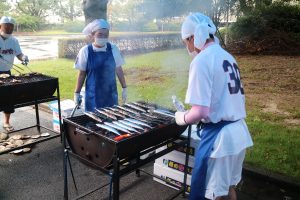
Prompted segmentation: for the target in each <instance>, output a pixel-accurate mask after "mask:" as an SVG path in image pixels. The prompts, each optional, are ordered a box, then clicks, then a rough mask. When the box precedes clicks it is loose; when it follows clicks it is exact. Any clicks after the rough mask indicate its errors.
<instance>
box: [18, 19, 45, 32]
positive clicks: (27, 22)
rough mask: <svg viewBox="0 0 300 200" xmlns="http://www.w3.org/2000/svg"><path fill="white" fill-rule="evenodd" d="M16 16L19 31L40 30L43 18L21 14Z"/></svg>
mask: <svg viewBox="0 0 300 200" xmlns="http://www.w3.org/2000/svg"><path fill="white" fill-rule="evenodd" d="M15 18H16V22H17V25H16V28H17V30H18V31H38V30H40V26H41V24H42V19H41V18H39V17H35V16H30V15H21V16H17V17H15Z"/></svg>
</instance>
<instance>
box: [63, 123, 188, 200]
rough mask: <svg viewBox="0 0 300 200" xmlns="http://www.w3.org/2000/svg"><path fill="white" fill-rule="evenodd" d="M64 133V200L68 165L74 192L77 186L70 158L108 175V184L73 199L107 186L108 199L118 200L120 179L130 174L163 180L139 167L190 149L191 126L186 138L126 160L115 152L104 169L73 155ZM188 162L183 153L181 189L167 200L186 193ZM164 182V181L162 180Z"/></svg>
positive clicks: (66, 199)
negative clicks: (160, 149) (172, 152)
mask: <svg viewBox="0 0 300 200" xmlns="http://www.w3.org/2000/svg"><path fill="white" fill-rule="evenodd" d="M65 134H66V131H64V136H63V144H64V163H63V164H64V199H65V200H68V199H69V193H68V165H69V168H70V173H71V177H72V180H73V184H74V187H75V190H76V191H77V184H76V181H75V178H74V174H73V170H72V165H71V162H70V156H72V157H74V158H76V159H78V160H79V161H81V162H83V163H85V164H87V165H89V166H91V167H93V168H94V169H97V170H99V171H101V172H103V173H104V174H106V175H108V177H109V182H108V183H106V184H104V185H101V186H99V187H97V188H95V189H92V190H90V191H88V192H85V193H83V194H81V195H78V196H77V197H76V198H75V199H80V198H83V197H85V196H87V195H89V194H91V193H93V192H95V191H97V190H100V189H102V188H104V187H105V186H108V185H109V199H110V200H111V199H113V200H118V199H119V195H120V193H119V190H120V178H121V177H123V176H125V175H128V174H129V173H131V172H134V171H135V173H136V176H137V177H139V176H140V173H141V172H143V173H145V174H148V175H151V176H153V177H155V178H158V179H161V180H163V179H162V178H161V177H158V176H156V175H153V174H150V173H148V172H146V171H143V170H141V169H140V167H142V166H144V165H145V164H147V163H149V162H151V161H154V160H155V159H157V158H159V157H161V156H163V155H165V154H167V153H170V152H171V151H173V150H175V149H177V148H178V147H182V146H184V147H186V148H187V149H189V148H190V139H191V126H189V127H188V137H187V138H185V137H182V136H179V137H176V138H172V139H169V140H166V141H163V142H161V143H159V144H157V145H155V146H152V147H151V148H148V149H146V150H144V151H141V152H138V153H137V154H136V155H135V156H132V157H130V158H126V159H122V160H120V159H119V153H118V151H116V152H115V154H114V156H113V160H112V163H111V164H110V165H108V166H106V167H102V166H99V165H97V164H95V163H93V162H91V161H90V160H88V159H85V158H83V157H82V156H79V155H77V154H75V153H73V152H72V150H71V148H70V146H68V144H67V141H66V136H65ZM177 140H180V141H179V142H176V141H177ZM169 143H173V145H171V146H168V147H167V148H166V149H164V150H162V151H160V152H155V153H154V154H152V155H150V156H148V157H147V158H145V159H140V157H141V156H143V155H145V154H148V153H149V152H153V151H155V150H156V149H158V148H160V147H162V146H164V145H167V144H169ZM188 162H189V153H188V151H186V153H185V168H184V181H183V184H182V187H181V189H180V190H179V191H177V192H176V193H174V194H173V195H171V196H170V197H169V198H168V199H174V198H176V197H177V196H179V195H180V194H182V195H183V196H185V195H186V191H187V184H186V180H187V174H188V167H187V166H188ZM125 163H129V164H128V165H125V166H124V164H125ZM164 181H165V180H164Z"/></svg>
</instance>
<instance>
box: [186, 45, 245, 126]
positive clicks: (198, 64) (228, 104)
mask: <svg viewBox="0 0 300 200" xmlns="http://www.w3.org/2000/svg"><path fill="white" fill-rule="evenodd" d="M185 102H186V103H188V104H191V105H200V106H207V107H209V108H210V111H209V115H208V119H209V121H211V122H213V123H217V122H219V121H221V120H224V121H236V120H239V119H243V118H245V117H246V110H245V96H244V88H243V84H242V82H241V78H240V72H239V68H238V65H237V62H236V60H235V59H234V58H233V56H232V55H231V54H229V53H228V52H227V51H225V50H224V49H223V48H222V47H221V46H220V45H218V44H212V45H209V46H208V47H207V48H205V49H204V50H202V51H201V52H200V53H199V54H198V55H197V56H196V57H195V58H194V59H193V61H192V63H191V65H190V70H189V83H188V89H187V93H186V99H185Z"/></svg>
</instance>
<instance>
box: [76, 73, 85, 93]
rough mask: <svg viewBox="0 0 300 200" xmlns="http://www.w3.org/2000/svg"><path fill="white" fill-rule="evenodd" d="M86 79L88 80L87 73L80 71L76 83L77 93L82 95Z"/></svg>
mask: <svg viewBox="0 0 300 200" xmlns="http://www.w3.org/2000/svg"><path fill="white" fill-rule="evenodd" d="M85 78H86V71H79V73H78V77H77V83H76V87H75V93H80V91H81V88H82V86H83V83H84V81H85Z"/></svg>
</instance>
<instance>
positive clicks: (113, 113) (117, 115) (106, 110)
mask: <svg viewBox="0 0 300 200" xmlns="http://www.w3.org/2000/svg"><path fill="white" fill-rule="evenodd" d="M102 110H104V111H105V112H106V113H108V114H111V115H114V116H116V117H120V118H123V119H124V118H126V117H125V116H124V115H121V114H119V113H117V112H114V111H112V110H109V109H107V108H103V109H102Z"/></svg>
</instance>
